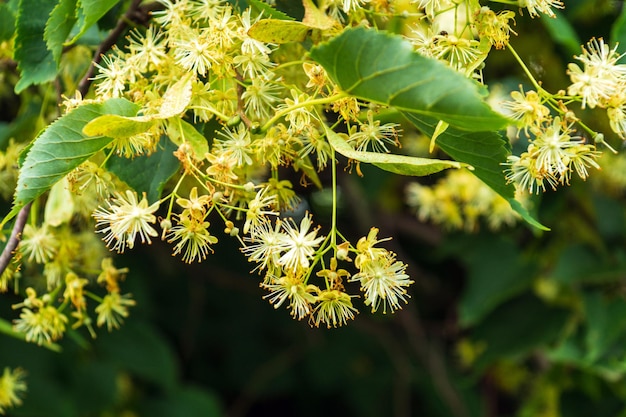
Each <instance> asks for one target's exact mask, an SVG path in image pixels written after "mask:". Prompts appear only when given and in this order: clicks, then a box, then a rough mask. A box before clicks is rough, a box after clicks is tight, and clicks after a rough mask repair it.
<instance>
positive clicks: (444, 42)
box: [406, 0, 515, 79]
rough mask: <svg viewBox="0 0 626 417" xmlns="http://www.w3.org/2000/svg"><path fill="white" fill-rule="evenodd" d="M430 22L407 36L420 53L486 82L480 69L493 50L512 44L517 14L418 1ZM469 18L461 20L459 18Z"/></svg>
mask: <svg viewBox="0 0 626 417" xmlns="http://www.w3.org/2000/svg"><path fill="white" fill-rule="evenodd" d="M416 3H417V6H418V7H419V8H422V9H423V10H424V12H425V14H426V16H427V19H424V20H421V21H420V22H419V23H418V24H417V25H416V26H414V27H413V28H412V29H411V30H410V31H409V33H407V35H406V36H407V38H408V40H409V41H410V42H411V43H412V44H413V45H414V46H415V49H416V51H417V52H419V53H420V54H422V55H424V56H427V57H430V58H434V59H437V60H439V61H441V62H443V63H445V64H446V65H448V66H450V67H451V68H453V69H455V70H457V71H459V72H461V73H463V74H465V75H467V76H470V77H474V78H478V79H482V75H481V73H480V68H481V66H482V64H483V62H484V61H485V59H486V58H487V56H488V54H489V51H490V49H491V47H495V48H496V49H503V48H505V47H506V46H507V45H508V43H509V38H510V35H511V33H514V34H515V32H514V31H513V30H512V29H511V24H512V23H514V22H515V20H514V17H515V13H514V12H512V11H510V10H506V11H501V12H498V13H495V12H494V11H492V10H491V9H490V8H489V7H487V6H482V7H480V5H478V3H469V2H460V3H452V2H447V1H421V0H420V1H417V2H416ZM459 15H462V16H467V17H468V19H463V20H459V19H458V16H459Z"/></svg>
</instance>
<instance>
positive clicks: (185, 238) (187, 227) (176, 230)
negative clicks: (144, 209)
mask: <svg viewBox="0 0 626 417" xmlns="http://www.w3.org/2000/svg"><path fill="white" fill-rule="evenodd" d="M209 226H210V224H209V222H205V221H202V220H198V219H196V218H191V217H187V216H181V217H180V218H179V221H178V224H177V225H176V226H174V227H172V228H171V229H170V232H169V233H168V237H169V240H168V242H170V243H171V242H175V241H177V240H179V242H178V243H177V244H176V246H174V255H178V254H179V253H181V252H184V253H183V261H184V262H186V263H192V262H194V261H196V260H197V261H198V262H200V261H202V260H203V259H206V256H207V254H208V253H209V251H211V252H213V249H211V247H210V245H212V244H215V243H217V238H216V237H215V236H212V235H211V233H209V230H208V228H209Z"/></svg>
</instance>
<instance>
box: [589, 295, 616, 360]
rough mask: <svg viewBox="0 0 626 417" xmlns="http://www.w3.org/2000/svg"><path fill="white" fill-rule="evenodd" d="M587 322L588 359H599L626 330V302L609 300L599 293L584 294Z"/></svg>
mask: <svg viewBox="0 0 626 417" xmlns="http://www.w3.org/2000/svg"><path fill="white" fill-rule="evenodd" d="M584 303H585V313H586V320H587V335H586V338H585V343H586V345H587V355H586V359H587V360H588V361H590V362H593V361H596V360H597V359H599V358H600V357H601V356H602V355H603V354H604V353H605V352H606V351H607V350H608V349H610V348H611V347H612V345H613V343H614V342H615V341H616V340H617V339H618V338H619V337H620V336H622V334H623V332H624V331H625V330H626V302H624V300H622V299H620V298H617V299H614V300H612V299H609V298H607V297H606V296H604V295H602V294H600V293H599V292H593V293H585V294H584Z"/></svg>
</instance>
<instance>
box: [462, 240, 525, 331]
mask: <svg viewBox="0 0 626 417" xmlns="http://www.w3.org/2000/svg"><path fill="white" fill-rule="evenodd" d="M462 242H463V246H462V248H461V250H456V251H455V252H458V253H460V254H461V257H462V259H463V263H464V265H465V266H466V267H467V270H468V280H467V283H466V285H465V289H464V291H463V294H462V296H461V301H460V303H459V321H460V324H461V325H462V326H464V327H467V326H473V325H475V324H477V323H478V322H480V320H482V319H483V318H484V317H485V316H486V315H487V314H488V313H490V312H491V311H493V310H494V309H495V308H496V307H498V306H499V305H501V304H502V303H503V302H504V301H506V300H509V299H510V298H512V297H513V296H515V295H518V294H519V293H520V292H522V291H524V290H525V289H527V288H528V287H529V286H530V284H531V282H532V280H533V276H534V275H533V274H534V272H535V270H536V267H535V266H534V264H533V263H532V262H525V261H524V259H523V258H522V257H521V256H520V253H519V249H518V248H517V247H516V245H515V244H514V243H512V242H511V241H510V240H508V239H505V238H502V237H497V236H493V235H487V236H477V237H473V238H471V239H470V240H464V241H462Z"/></svg>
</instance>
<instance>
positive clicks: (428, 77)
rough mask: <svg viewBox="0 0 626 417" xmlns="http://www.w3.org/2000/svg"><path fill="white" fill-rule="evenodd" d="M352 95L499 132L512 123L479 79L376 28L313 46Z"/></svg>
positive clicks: (348, 32)
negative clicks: (491, 100)
mask: <svg viewBox="0 0 626 417" xmlns="http://www.w3.org/2000/svg"><path fill="white" fill-rule="evenodd" d="M310 57H311V58H312V59H313V60H314V61H316V62H318V63H319V64H320V65H322V66H323V67H324V69H326V72H327V73H328V75H329V77H330V78H331V79H332V80H333V81H334V82H335V83H336V84H338V85H339V87H340V88H341V89H342V90H343V91H345V92H346V93H348V94H350V95H352V96H355V97H357V98H360V99H363V100H368V101H373V102H376V103H380V104H385V105H389V106H393V107H395V108H397V109H398V110H401V111H403V112H412V113H415V114H420V115H426V116H429V117H433V118H436V119H437V120H443V121H444V122H446V123H448V124H450V126H453V127H456V128H459V129H464V130H471V131H486V130H498V129H502V128H504V127H506V126H507V125H508V124H510V123H512V121H510V120H508V119H507V118H505V117H504V116H502V115H500V114H498V113H496V112H495V111H493V110H492V109H491V108H490V107H489V105H488V104H487V103H485V101H484V100H483V95H484V94H485V93H486V91H485V89H484V88H480V87H479V86H478V84H477V83H475V82H474V81H471V80H469V79H468V78H466V77H465V76H463V75H462V74H459V73H458V72H456V71H454V70H452V69H451V68H448V67H446V66H445V65H444V64H442V63H440V62H438V61H436V60H434V59H430V58H426V57H424V56H421V55H419V54H418V53H416V52H414V51H413V47H412V46H411V44H410V43H409V42H407V41H405V40H403V39H402V38H400V37H398V36H392V35H388V34H384V33H380V32H378V31H377V30H374V29H365V28H356V29H348V30H346V31H344V32H343V33H342V34H341V35H339V36H337V37H335V38H333V39H332V40H331V41H329V42H327V43H324V44H321V45H319V46H317V47H314V48H312V49H311V52H310Z"/></svg>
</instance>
